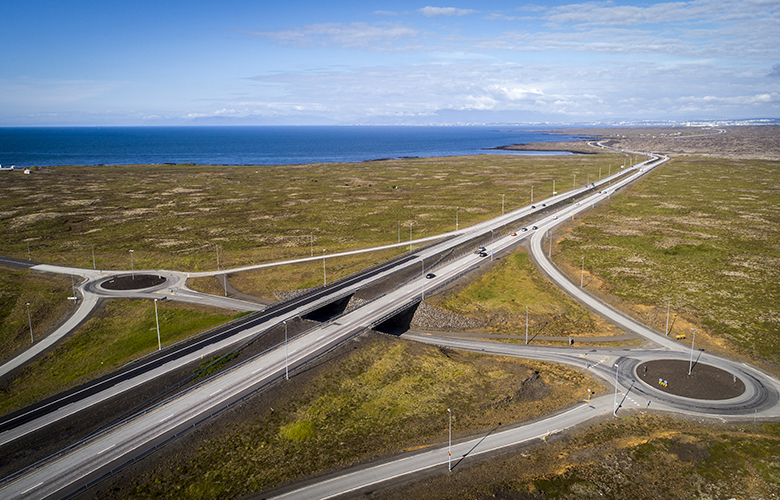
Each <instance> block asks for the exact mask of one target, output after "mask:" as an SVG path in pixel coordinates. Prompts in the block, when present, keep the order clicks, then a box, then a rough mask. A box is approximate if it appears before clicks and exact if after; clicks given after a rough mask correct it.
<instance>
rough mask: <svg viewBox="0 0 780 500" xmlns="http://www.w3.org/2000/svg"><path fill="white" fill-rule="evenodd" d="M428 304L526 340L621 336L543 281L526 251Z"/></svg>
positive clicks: (507, 257)
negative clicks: (555, 337)
mask: <svg viewBox="0 0 780 500" xmlns="http://www.w3.org/2000/svg"><path fill="white" fill-rule="evenodd" d="M430 303H431V304H433V305H437V306H440V307H442V308H444V309H447V310H449V311H451V312H454V313H457V314H462V315H464V316H469V317H473V318H476V319H479V320H482V321H485V322H486V323H487V325H488V326H487V329H488V331H490V332H495V333H504V334H517V335H520V336H524V335H525V316H526V314H525V313H526V306H527V307H528V312H529V327H528V331H529V335H531V336H533V335H552V336H569V335H571V336H574V337H576V336H609V335H616V334H622V333H623V332H622V331H620V330H618V329H617V328H615V327H614V326H612V325H610V324H609V323H606V322H605V321H603V320H602V319H601V318H600V317H598V316H594V315H592V314H590V312H588V311H587V310H586V309H585V308H583V307H582V306H580V305H579V304H578V303H576V302H574V301H573V300H571V299H570V298H569V297H568V296H566V295H565V294H563V293H562V292H561V291H560V290H558V288H557V287H555V286H554V285H553V284H552V283H550V281H549V280H547V279H546V278H545V277H544V276H543V275H542V274H541V273H540V272H539V271H538V270H537V269H536V267H535V266H534V265H533V264H532V263H531V261H530V258H529V257H528V254H527V253H526V252H525V251H518V252H515V253H513V254H510V255H507V256H505V257H502V258H501V260H500V262H499V263H498V264H497V265H495V266H494V267H493V268H492V269H490V270H489V271H488V272H486V273H485V274H483V275H481V276H479V277H478V278H477V279H475V280H474V281H472V282H471V283H468V284H467V285H466V286H465V287H463V288H462V289H456V290H454V291H451V292H449V293H445V294H444V295H442V296H438V297H432V298H431V300H430Z"/></svg>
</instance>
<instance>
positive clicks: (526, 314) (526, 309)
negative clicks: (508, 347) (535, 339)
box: [525, 306, 528, 345]
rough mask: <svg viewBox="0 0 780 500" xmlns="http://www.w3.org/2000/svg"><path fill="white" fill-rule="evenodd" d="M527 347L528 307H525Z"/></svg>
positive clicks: (526, 339) (526, 340)
mask: <svg viewBox="0 0 780 500" xmlns="http://www.w3.org/2000/svg"><path fill="white" fill-rule="evenodd" d="M525 345H528V306H525Z"/></svg>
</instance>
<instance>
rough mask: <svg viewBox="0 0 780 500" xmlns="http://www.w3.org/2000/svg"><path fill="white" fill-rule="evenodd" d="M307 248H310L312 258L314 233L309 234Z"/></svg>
mask: <svg viewBox="0 0 780 500" xmlns="http://www.w3.org/2000/svg"><path fill="white" fill-rule="evenodd" d="M309 247H310V248H311V256H312V257H314V233H311V234H309Z"/></svg>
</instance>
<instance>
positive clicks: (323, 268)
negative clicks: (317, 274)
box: [322, 248, 328, 286]
mask: <svg viewBox="0 0 780 500" xmlns="http://www.w3.org/2000/svg"><path fill="white" fill-rule="evenodd" d="M327 285H328V276H327V275H326V274H325V249H324V248H323V249H322V286H327Z"/></svg>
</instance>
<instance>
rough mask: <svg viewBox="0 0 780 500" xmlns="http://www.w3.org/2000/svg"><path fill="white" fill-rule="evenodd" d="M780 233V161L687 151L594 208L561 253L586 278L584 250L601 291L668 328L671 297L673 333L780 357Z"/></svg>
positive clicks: (772, 358)
mask: <svg viewBox="0 0 780 500" xmlns="http://www.w3.org/2000/svg"><path fill="white" fill-rule="evenodd" d="M779 242H780V162H771V161H759V160H718V159H711V158H709V159H696V158H681V159H675V160H674V161H672V162H671V163H669V164H668V165H666V166H664V167H662V168H660V169H658V170H657V171H655V172H653V173H651V174H650V175H649V176H648V179H647V180H644V181H642V182H640V183H639V184H637V185H635V186H633V187H632V188H630V189H629V190H628V191H626V192H624V193H622V194H620V195H618V196H615V197H613V200H612V203H610V204H609V205H608V206H606V207H601V208H596V209H595V210H594V211H591V212H589V213H588V215H586V216H585V218H583V219H581V220H580V221H579V223H578V224H577V225H576V227H575V228H574V229H573V230H572V231H571V232H570V233H568V234H566V235H565V236H564V237H563V240H562V241H560V242H559V243H558V248H559V250H560V251H559V252H558V253H557V254H556V255H554V259H555V260H556V261H557V262H558V263H559V265H560V266H561V267H563V268H564V269H567V270H568V271H569V273H570V275H572V276H573V277H574V276H576V277H577V278H579V269H580V264H581V258H582V257H583V256H584V257H585V272H586V273H587V274H588V275H589V276H594V277H595V283H594V286H599V290H600V292H601V293H605V294H610V295H614V296H616V297H618V298H620V299H622V301H623V304H624V305H625V307H628V308H629V309H633V311H634V312H635V313H637V314H639V315H641V316H643V319H644V320H646V321H649V322H651V323H654V326H655V327H656V328H658V329H659V330H661V331H663V330H664V329H665V320H666V308H667V301H669V304H670V308H671V314H672V319H674V318H675V316H677V317H679V319H680V321H679V322H678V323H677V324H676V325H674V326H675V328H676V330H674V331H673V333H675V334H676V333H684V334H687V335H688V337H689V338H690V337H691V333H692V332H691V331H690V328H691V327H698V328H699V330H698V332H697V343H698V342H699V341H700V340H701V341H706V342H709V343H710V345H711V346H712V347H718V344H720V346H721V347H724V348H727V347H728V346H727V345H726V344H728V345H730V346H732V347H737V348H738V349H739V350H741V351H742V352H743V353H746V354H747V355H749V356H760V357H762V358H764V359H766V360H769V361H771V362H773V363H775V364H777V363H780V309H778V307H777V304H778V303H780V244H778V243H779ZM555 253H556V252H554V254H555ZM723 341H725V344H724V342H723ZM704 346H705V345H704V344H702V347H704Z"/></svg>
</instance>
